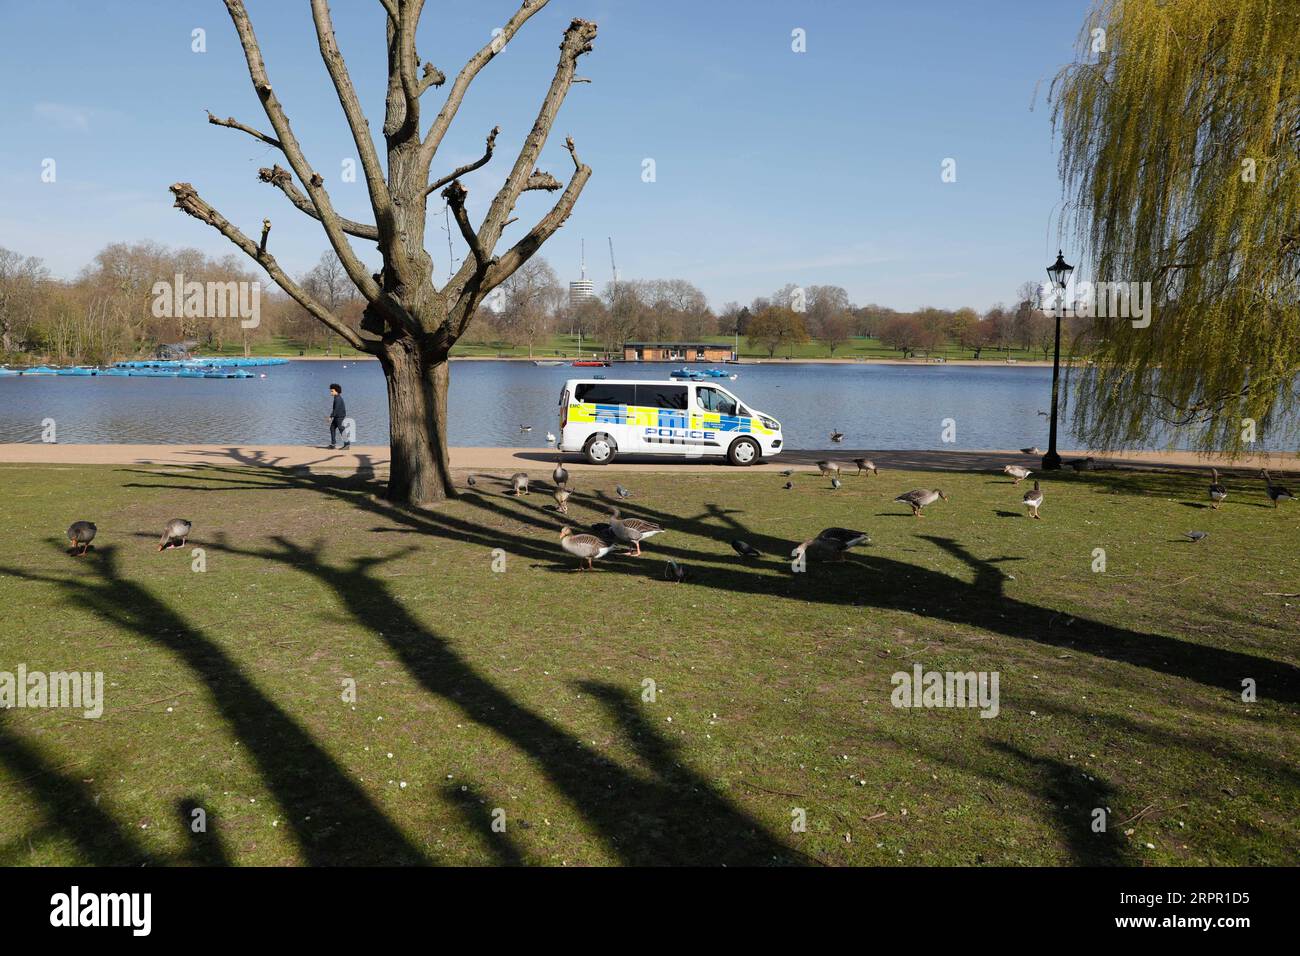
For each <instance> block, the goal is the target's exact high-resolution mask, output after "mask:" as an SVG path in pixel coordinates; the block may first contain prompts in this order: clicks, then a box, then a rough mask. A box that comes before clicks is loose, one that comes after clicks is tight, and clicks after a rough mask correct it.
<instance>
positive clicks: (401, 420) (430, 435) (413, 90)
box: [171, 0, 596, 505]
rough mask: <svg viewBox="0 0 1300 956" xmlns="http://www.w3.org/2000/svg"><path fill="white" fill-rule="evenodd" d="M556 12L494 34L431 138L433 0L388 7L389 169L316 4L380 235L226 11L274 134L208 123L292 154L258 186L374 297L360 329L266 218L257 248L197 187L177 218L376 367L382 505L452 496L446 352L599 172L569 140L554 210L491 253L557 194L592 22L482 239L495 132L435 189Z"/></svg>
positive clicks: (249, 34)
mask: <svg viewBox="0 0 1300 956" xmlns="http://www.w3.org/2000/svg"><path fill="white" fill-rule="evenodd" d="M547 2H548V0H523V3H522V4H521V5H520V7H519V9H518V10H516V11H515V13H514V15H513V16H511V17H510V19H509V20H508V21H506V23H505V25H504V26H503V27H501V28H500V30H499V31H494V33H495V35H494V36H493V38H492V40H491V42H489V43H488V44H487V45H486V46H484V47H483V48H482V49H480V50H479V51H478V52H477V53H475V54H474V55H473V56H472V57H470V59H469V60H468V62H466V64H465V65H464V67H462V68H461V71H460V73H459V74H457V76H456V78H455V79H454V80H453V81H452V84H451V89H450V91H449V92H448V94H447V98H446V100H445V101H444V102H443V105H442V108H441V109H440V110H439V112H438V114H437V116H436V117H435V119H434V120H433V122H432V123H431V124H430V125H429V127H428V130H427V132H422V131H421V123H420V100H421V97H422V96H423V95H424V94H425V93H426V92H427V91H428V90H429V89H431V88H433V87H441V86H442V85H443V84H444V83H445V82H446V76H445V75H444V74H443V72H442V71H441V70H439V69H438V68H437V67H435V66H434V65H433V64H432V63H427V62H426V63H423V64H421V61H420V57H419V55H418V54H417V52H416V29H417V27H418V26H419V22H420V15H421V13H422V12H423V8H424V0H380V4H381V6H382V10H383V15H384V16H385V17H386V18H387V20H386V30H387V54H388V59H387V63H388V77H387V80H388V84H387V89H388V93H387V98H386V109H385V115H384V123H383V134H384V143H385V147H386V151H387V155H386V159H387V163H386V166H385V164H383V163H381V159H380V154H379V151H378V149H377V148H376V143H375V141H374V138H373V137H372V136H371V133H370V125H369V122H368V121H367V119H366V116H365V114H364V112H363V111H362V109H361V103H360V100H359V99H358V96H357V92H356V90H355V88H354V87H353V85H352V79H351V77H350V76H349V74H348V69H347V65H346V63H345V62H344V59H343V55H342V53H340V51H339V47H338V43H337V41H336V40H335V37H334V25H333V22H332V20H331V16H330V8H329V3H328V0H311V11H312V20H313V22H314V23H315V27H316V36H317V39H318V41H319V45H320V52H321V58H322V60H323V61H324V63H325V68H326V70H327V71H328V72H329V75H330V80H331V81H332V83H333V86H334V90H335V92H336V94H337V95H338V99H339V103H340V105H341V106H342V108H343V113H344V115H345V117H346V118H347V122H348V126H349V127H350V129H351V131H352V138H353V140H354V141H355V143H356V146H357V151H358V154H359V156H360V160H361V167H362V170H363V171H364V173H365V179H366V185H367V189H368V191H369V196H370V205H371V207H372V209H373V211H374V217H375V221H374V223H373V224H371V223H361V222H354V221H352V220H349V219H345V218H343V217H342V216H340V215H339V214H338V212H337V211H335V209H334V205H333V202H332V201H331V199H330V196H329V193H328V192H327V191H326V189H325V184H324V179H323V177H322V176H321V174H320V173H319V172H317V171H316V168H315V167H314V166H312V164H311V163H310V162H309V161H308V159H307V157H306V156H305V155H304V153H303V150H302V146H301V145H300V144H299V141H298V137H297V135H296V133H295V131H294V129H293V127H292V125H291V124H290V121H289V117H288V114H287V113H286V112H285V109H284V106H283V104H281V102H280V100H279V98H278V97H277V96H276V94H275V89H274V87H273V86H272V85H271V80H270V77H269V75H268V73H267V69H266V64H265V63H264V62H263V60H262V50H261V47H260V46H259V44H258V41H257V37H256V35H255V34H254V32H253V25H252V22H251V21H250V20H249V17H248V12H247V11H246V10H245V8H244V3H243V0H225V4H226V9H227V10H228V11H229V13H230V18H231V20H232V21H233V23H234V26H235V30H236V32H237V33H238V35H239V41H240V44H241V45H242V46H243V50H244V58H245V60H246V61H247V64H248V73H249V77H250V78H251V79H252V82H253V88H254V90H255V91H256V92H257V95H258V98H259V100H260V101H261V103H262V108H263V110H264V112H265V113H266V117H267V119H268V121H269V122H270V124H271V128H272V133H265V132H262V131H260V130H258V129H255V128H254V127H252V126H248V125H246V124H244V123H242V122H239V121H237V120H235V119H234V118H233V117H230V118H227V119H221V118H219V117H217V116H213V115H212V114H209V115H208V121H209V122H210V123H213V124H215V125H217V126H225V127H228V128H231V129H235V130H239V131H241V132H244V133H247V134H248V135H250V136H252V137H254V138H255V139H257V140H259V141H260V142H262V143H265V144H266V145H268V146H271V147H273V148H274V149H277V150H279V151H280V152H282V153H283V154H284V157H285V159H286V161H287V162H288V164H289V169H287V170H286V169H283V168H281V167H280V166H279V165H275V166H272V167H271V168H270V169H263V170H261V171H260V172H259V176H260V178H261V179H262V181H263V182H266V183H269V184H270V185H273V186H275V187H276V188H278V189H280V191H281V192H283V193H284V194H285V195H286V196H287V197H288V199H289V201H290V202H291V203H293V205H294V206H295V207H296V208H297V209H299V210H300V211H302V212H303V213H305V214H306V215H308V216H311V217H312V218H313V219H316V220H318V221H319V222H320V224H321V226H322V228H323V229H324V231H325V234H326V236H327V237H328V238H329V242H330V246H331V247H332V248H333V249H334V252H335V253H336V254H337V255H338V257H339V261H340V262H341V263H342V264H343V268H344V270H345V271H346V272H347V274H348V278H349V279H350V280H351V281H352V283H353V285H355V286H356V287H357V289H358V291H359V292H360V293H361V295H362V297H363V298H364V299H365V302H366V306H365V310H364V314H363V319H362V321H361V328H360V331H357V330H354V329H353V328H351V327H350V326H349V325H347V323H346V322H344V321H343V319H342V318H341V317H340V316H338V315H335V314H334V313H333V312H331V311H330V310H329V309H328V308H326V307H325V305H324V304H323V303H321V302H320V301H319V300H317V299H316V298H315V297H314V296H312V295H311V294H310V293H309V292H307V290H305V289H304V288H303V287H302V286H301V285H299V284H298V283H296V282H294V280H293V279H291V278H290V277H289V276H288V275H287V274H285V272H284V270H283V269H282V268H281V267H280V265H279V263H277V262H276V260H275V257H274V256H273V255H272V254H271V252H270V251H269V250H268V248H267V240H268V238H269V233H270V228H271V223H270V221H269V220H264V221H263V223H262V228H261V237H260V240H254V239H251V238H249V236H248V235H246V234H245V233H244V232H243V231H241V230H240V229H239V227H237V226H235V225H234V224H233V223H231V222H230V221H229V220H228V219H226V218H225V217H224V216H222V215H221V213H219V212H218V211H217V210H216V209H214V208H213V207H212V206H211V205H209V204H208V203H207V202H205V201H204V200H203V199H202V198H201V197H200V196H199V194H198V191H197V190H196V189H195V188H194V187H193V186H192V185H190V184H189V183H176V184H174V185H173V186H172V187H171V191H172V193H173V194H174V195H175V197H176V205H177V206H178V207H179V208H180V209H182V210H183V211H184V212H186V213H188V214H189V215H191V216H194V217H195V218H196V219H199V220H201V221H203V222H206V223H208V224H209V225H211V226H212V227H213V228H215V229H217V230H218V231H220V232H221V233H222V235H224V236H225V237H226V238H227V239H229V240H230V241H231V242H233V243H234V244H235V245H236V246H238V247H239V248H240V249H242V250H243V251H244V253H245V254H247V255H248V256H249V257H250V258H252V259H254V260H255V261H256V262H257V263H258V264H259V265H261V266H262V268H264V269H265V270H266V272H267V274H268V275H270V277H271V278H272V279H273V280H274V281H275V282H276V283H277V284H278V285H279V286H280V287H281V288H282V289H284V290H285V292H287V293H288V294H289V295H290V296H292V297H293V298H294V300H295V301H297V302H298V303H299V304H300V305H302V307H303V308H305V309H307V310H308V311H309V312H310V313H311V314H312V315H313V316H315V317H316V318H317V319H318V320H319V321H320V322H322V323H324V324H325V325H326V326H328V327H329V328H330V329H332V330H333V331H334V332H335V333H337V334H338V335H339V336H341V337H342V338H343V339H344V340H345V341H347V342H348V343H349V344H350V345H352V346H353V347H354V348H357V349H360V350H361V351H364V352H369V353H371V354H373V355H375V356H376V357H378V359H379V361H380V363H381V365H382V366H383V370H384V375H385V377H386V378H387V380H388V407H389V420H390V423H391V424H390V443H391V446H392V449H391V462H392V463H391V467H390V473H389V481H388V492H387V494H388V497H389V498H390V499H392V500H394V501H397V502H401V503H405V504H412V505H420V504H426V503H429V502H434V501H439V500H442V499H444V498H446V497H448V496H451V495H454V494H455V489H454V487H453V485H452V482H451V478H450V475H449V473H448V460H447V384H448V366H447V358H448V354H449V353H450V351H451V347H452V346H453V345H454V344H455V343H456V341H457V340H458V339H459V338H460V337H461V336H462V335H463V334H464V333H465V330H466V328H467V327H468V326H469V324H470V322H471V321H472V320H473V318H474V315H475V314H476V312H477V310H478V306H479V305H480V303H482V301H483V299H484V298H485V297H486V296H487V294H488V293H489V292H491V291H492V289H494V288H496V287H497V286H499V285H500V284H501V283H502V282H504V281H505V280H506V279H507V278H509V277H510V275H511V274H512V273H513V272H514V271H515V270H516V269H518V268H519V267H520V266H521V265H523V263H524V262H526V261H527V260H528V259H529V257H531V256H532V255H533V253H535V252H536V251H537V250H538V249H539V248H541V246H542V244H543V243H544V242H545V241H546V240H547V239H549V238H550V237H551V236H552V235H553V234H554V233H555V231H556V230H557V229H559V228H560V226H561V225H563V224H564V221H565V220H566V219H567V218H568V217H569V214H570V213H571V212H572V211H573V206H574V204H575V203H576V202H577V200H578V196H579V195H580V194H581V192H582V189H583V187H584V186H585V185H586V183H587V180H588V179H589V178H590V176H591V167H589V166H587V165H585V164H584V163H583V162H582V161H581V160H579V158H578V153H577V150H576V148H575V147H574V144H573V140H572V139H567V140H566V142H565V145H566V148H567V149H568V151H569V156H570V157H571V159H572V161H573V173H572V175H571V176H570V178H569V182H568V184H567V185H566V186H564V188H563V192H562V193H561V195H560V197H559V199H558V200H557V201H556V202H555V204H554V205H553V206H552V208H551V209H550V211H549V212H547V213H546V215H544V216H543V217H542V218H541V219H539V220H538V221H537V222H536V223H535V224H534V225H533V226H532V228H531V229H529V231H528V232H527V233H526V234H525V235H524V236H523V237H522V238H520V239H519V240H518V241H517V242H516V243H515V244H514V245H513V246H511V247H510V248H509V249H508V250H506V251H505V252H504V253H502V254H500V255H494V250H495V248H496V245H497V242H498V241H499V240H500V238H501V235H502V232H503V231H504V230H505V228H506V226H508V225H509V224H510V223H511V222H513V221H514V218H512V213H513V211H514V208H515V205H516V203H518V201H519V199H520V197H521V196H522V195H523V193H525V192H527V191H529V190H546V191H556V190H559V189H560V188H561V184H560V182H559V181H558V180H557V179H556V178H555V177H554V176H552V175H550V174H549V173H546V172H543V171H542V170H540V169H538V168H537V165H536V164H537V161H538V158H539V157H540V155H541V151H542V147H543V146H544V145H545V143H546V140H547V137H548V135H549V134H550V131H551V126H552V125H553V123H554V122H555V117H556V114H557V113H558V112H559V109H560V106H561V105H562V104H563V102H564V99H565V97H566V96H567V94H568V92H569V88H570V87H571V86H572V85H573V83H574V81H575V70H576V68H577V63H578V59H579V58H580V57H581V56H582V55H583V54H584V53H587V52H589V51H590V50H591V48H592V43H593V41H594V40H595V37H596V25H595V24H594V23H591V22H588V21H586V20H578V19H575V20H573V21H572V22H571V23H570V24H569V26H568V28H567V29H566V30H565V31H564V38H563V40H562V42H561V43H560V57H559V63H558V64H557V66H556V68H555V75H554V76H553V77H552V79H551V83H550V86H549V88H548V89H547V91H546V94H545V96H544V97H543V99H542V103H541V106H540V107H539V109H538V113H537V119H536V120H535V121H534V123H533V127H532V129H531V130H530V131H529V133H528V135H527V136H526V137H525V138H524V141H523V145H522V146H521V148H520V150H519V154H518V156H517V157H516V159H515V162H514V165H513V166H512V167H511V169H510V172H509V173H508V174H507V176H506V178H505V181H504V183H503V184H502V186H501V188H500V189H499V190H498V192H497V194H496V196H495V197H494V198H493V200H492V202H491V205H490V206H489V208H488V212H487V215H486V216H485V217H484V219H483V221H482V222H481V223H479V225H478V227H477V228H475V227H474V225H473V224H472V223H471V222H470V218H469V214H468V212H467V211H466V208H465V202H466V197H467V195H468V191H467V190H466V188H465V186H464V185H463V184H462V183H461V181H460V177H461V176H463V175H465V174H466V173H468V172H470V171H472V170H475V169H478V168H480V167H482V166H484V165H486V164H487V163H488V162H489V161H490V160H491V158H492V154H493V150H494V147H495V144H496V139H497V136H498V134H499V127H498V128H495V129H493V130H492V131H491V132H490V133H489V134H488V136H487V143H486V148H485V151H484V154H483V156H482V157H481V158H479V159H477V160H475V161H474V162H472V163H468V164H466V165H464V166H461V167H460V168H458V169H455V170H453V171H451V172H448V173H446V174H444V175H441V176H438V177H436V178H433V179H430V169H431V166H432V163H433V160H434V157H435V156H436V155H437V152H438V147H439V146H440V145H441V143H442V141H443V138H444V136H445V135H446V133H447V130H448V129H449V128H450V126H451V123H452V121H453V120H454V119H455V117H456V113H457V111H458V110H459V109H460V105H461V102H462V101H463V100H464V98H465V93H466V91H467V90H468V89H469V86H470V84H471V83H472V82H473V81H474V78H475V77H476V76H478V74H479V72H480V71H481V70H482V69H483V68H484V67H485V66H486V65H487V64H488V63H489V62H490V61H491V60H492V59H493V58H494V57H495V56H496V55H497V54H498V53H500V52H501V50H502V49H504V47H505V46H506V44H508V43H509V42H510V41H511V39H513V38H514V36H515V34H516V33H517V32H518V31H519V29H520V28H521V27H522V26H523V25H524V24H525V23H526V22H527V21H528V20H529V19H530V18H531V17H532V16H533V15H534V14H536V13H537V12H538V11H539V10H541V9H542V8H543V7H544V6H546V4H547ZM385 173H386V176H385ZM295 178H296V180H297V181H296V183H295ZM439 190H441V193H440V194H441V196H442V197H443V198H444V199H445V200H446V201H447V204H448V206H449V207H450V210H451V213H452V216H453V217H454V218H455V220H456V224H457V226H458V228H459V229H460V233H461V236H462V238H463V239H464V240H465V243H466V245H467V246H468V247H469V250H470V254H469V255H467V256H466V257H465V261H464V262H463V263H462V265H461V267H460V269H459V270H458V271H457V272H456V273H455V275H453V276H452V277H451V278H450V279H449V280H448V281H447V282H446V283H445V284H444V285H443V286H442V287H439V286H437V285H436V284H435V283H434V280H433V276H434V267H433V260H432V259H431V258H430V256H429V254H428V252H426V250H425V243H424V234H425V228H426V224H427V222H426V220H427V212H428V210H427V204H428V197H429V196H430V195H432V194H433V193H435V192H438V191H439ZM348 236H354V237H356V238H359V239H364V240H367V241H369V242H375V243H377V244H378V247H379V252H380V255H381V256H382V259H383V266H382V268H381V269H380V271H379V272H377V273H374V274H371V273H370V271H369V270H368V269H367V268H366V266H365V264H364V263H363V262H362V261H361V259H360V258H359V257H358V256H357V254H356V252H355V251H354V250H353V248H352V245H351V243H350V242H349V240H348ZM362 333H365V334H362Z"/></svg>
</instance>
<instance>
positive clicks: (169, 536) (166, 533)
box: [158, 518, 194, 551]
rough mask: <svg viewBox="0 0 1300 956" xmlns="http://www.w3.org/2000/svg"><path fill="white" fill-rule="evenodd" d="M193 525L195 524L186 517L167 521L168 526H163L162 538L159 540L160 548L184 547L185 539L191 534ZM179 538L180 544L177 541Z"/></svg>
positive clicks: (160, 549) (161, 549)
mask: <svg viewBox="0 0 1300 956" xmlns="http://www.w3.org/2000/svg"><path fill="white" fill-rule="evenodd" d="M193 527H194V525H193V524H191V523H190V522H189V521H186V520H185V519H184V518H172V520H171V521H168V522H167V526H166V527H165V528H163V533H162V540H160V541H159V542H158V550H159V551H163V550H165V549H167V548H172V547H176V548H182V547H184V546H185V539H186V538H188V537H189V536H190V529H191V528H193ZM177 539H179V540H180V543H179V544H177V543H176V541H177Z"/></svg>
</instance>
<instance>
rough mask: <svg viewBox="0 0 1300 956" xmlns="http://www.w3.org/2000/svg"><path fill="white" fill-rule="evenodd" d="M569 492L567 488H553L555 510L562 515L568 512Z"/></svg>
mask: <svg viewBox="0 0 1300 956" xmlns="http://www.w3.org/2000/svg"><path fill="white" fill-rule="evenodd" d="M569 494H570V492H569V489H567V488H556V489H555V510H556V511H558V512H559V513H560V514H562V515H567V514H568V513H569Z"/></svg>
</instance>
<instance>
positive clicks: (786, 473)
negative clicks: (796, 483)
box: [781, 468, 794, 478]
mask: <svg viewBox="0 0 1300 956" xmlns="http://www.w3.org/2000/svg"><path fill="white" fill-rule="evenodd" d="M793 474H794V469H793V468H787V469H786V470H785V471H783V472H781V477H782V478H789V477H790V476H791V475H793Z"/></svg>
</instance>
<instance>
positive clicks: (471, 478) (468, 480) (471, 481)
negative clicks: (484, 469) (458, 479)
mask: <svg viewBox="0 0 1300 956" xmlns="http://www.w3.org/2000/svg"><path fill="white" fill-rule="evenodd" d="M465 484H467V485H469V486H470V487H471V488H473V487H474V486H475V485H476V484H478V482H476V481H475V480H474V476H473V475H470V476H469V477H468V478H466V479H465Z"/></svg>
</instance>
